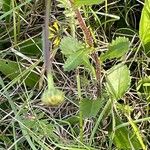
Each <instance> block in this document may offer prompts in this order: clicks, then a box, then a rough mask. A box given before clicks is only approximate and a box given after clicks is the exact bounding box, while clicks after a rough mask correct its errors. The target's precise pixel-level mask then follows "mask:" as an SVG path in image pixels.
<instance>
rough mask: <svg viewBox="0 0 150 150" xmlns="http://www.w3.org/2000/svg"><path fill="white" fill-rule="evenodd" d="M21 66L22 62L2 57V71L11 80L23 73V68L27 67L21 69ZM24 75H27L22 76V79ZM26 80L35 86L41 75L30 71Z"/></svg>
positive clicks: (0, 65)
mask: <svg viewBox="0 0 150 150" xmlns="http://www.w3.org/2000/svg"><path fill="white" fill-rule="evenodd" d="M19 66H21V64H20V63H19V64H18V63H17V62H15V61H10V60H5V59H0V71H1V72H2V73H3V74H4V75H6V76H7V77H8V78H9V79H11V80H13V79H14V78H16V77H17V76H18V75H20V74H21V73H22V71H23V70H25V69H26V68H24V67H21V69H20V67H19ZM24 77H25V76H22V79H23V78H24ZM24 80H25V84H26V85H27V86H29V87H33V86H35V84H36V83H37V81H39V76H38V75H37V74H36V73H34V72H30V73H29V74H28V76H27V77H26V79H24ZM18 81H19V80H18Z"/></svg>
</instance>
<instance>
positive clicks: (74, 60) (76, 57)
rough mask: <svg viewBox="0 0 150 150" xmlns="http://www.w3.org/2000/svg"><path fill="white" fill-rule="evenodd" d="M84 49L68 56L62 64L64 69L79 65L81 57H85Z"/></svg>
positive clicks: (72, 68)
mask: <svg viewBox="0 0 150 150" xmlns="http://www.w3.org/2000/svg"><path fill="white" fill-rule="evenodd" d="M85 55H86V52H85V49H83V50H79V51H77V52H75V53H73V54H72V55H70V56H69V57H68V59H67V60H66V62H65V64H64V70H65V71H71V70H74V69H76V68H77V67H78V66H79V65H81V64H83V57H86V56H85Z"/></svg>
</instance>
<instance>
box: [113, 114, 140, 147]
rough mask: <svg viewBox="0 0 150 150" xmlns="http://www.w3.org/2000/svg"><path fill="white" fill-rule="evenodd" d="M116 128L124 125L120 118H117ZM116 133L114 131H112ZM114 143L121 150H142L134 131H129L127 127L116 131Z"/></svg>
mask: <svg viewBox="0 0 150 150" xmlns="http://www.w3.org/2000/svg"><path fill="white" fill-rule="evenodd" d="M115 122H116V126H118V125H120V124H122V121H121V119H120V118H119V116H116V117H115ZM111 132H114V131H111ZM113 143H114V144H115V146H116V147H117V148H119V149H132V147H134V149H141V145H140V143H139V141H138V139H137V137H136V135H135V134H134V132H133V131H132V130H129V129H128V128H127V127H126V126H124V127H120V128H118V129H117V130H115V135H114V139H113Z"/></svg>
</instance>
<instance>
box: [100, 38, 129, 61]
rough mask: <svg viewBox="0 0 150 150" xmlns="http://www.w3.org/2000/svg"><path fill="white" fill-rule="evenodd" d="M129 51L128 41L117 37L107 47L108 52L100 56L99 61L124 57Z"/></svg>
mask: <svg viewBox="0 0 150 150" xmlns="http://www.w3.org/2000/svg"><path fill="white" fill-rule="evenodd" d="M128 50H129V39H128V38H125V37H117V38H116V39H115V40H113V41H112V43H111V44H109V46H108V51H107V52H106V53H104V54H102V55H101V56H100V60H101V61H105V60H106V59H112V58H119V57H122V56H123V55H125V54H126V53H127V52H128Z"/></svg>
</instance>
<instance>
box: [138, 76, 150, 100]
mask: <svg viewBox="0 0 150 150" xmlns="http://www.w3.org/2000/svg"><path fill="white" fill-rule="evenodd" d="M137 91H138V95H140V96H142V97H146V99H147V100H148V102H150V76H148V77H144V78H142V79H140V81H139V82H138V85H137Z"/></svg>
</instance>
